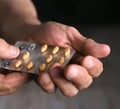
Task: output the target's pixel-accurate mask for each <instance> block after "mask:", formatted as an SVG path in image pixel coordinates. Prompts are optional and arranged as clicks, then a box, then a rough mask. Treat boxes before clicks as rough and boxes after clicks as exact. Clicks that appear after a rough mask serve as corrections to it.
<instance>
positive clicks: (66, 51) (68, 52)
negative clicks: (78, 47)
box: [65, 48, 71, 57]
mask: <svg viewBox="0 0 120 109" xmlns="http://www.w3.org/2000/svg"><path fill="white" fill-rule="evenodd" d="M70 52H71V51H70V48H66V49H65V57H67V56H69V55H70Z"/></svg>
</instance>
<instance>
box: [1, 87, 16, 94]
mask: <svg viewBox="0 0 120 109" xmlns="http://www.w3.org/2000/svg"><path fill="white" fill-rule="evenodd" d="M15 91H16V90H15V88H13V86H9V85H8V86H2V87H0V95H8V94H12V93H14V92H15Z"/></svg>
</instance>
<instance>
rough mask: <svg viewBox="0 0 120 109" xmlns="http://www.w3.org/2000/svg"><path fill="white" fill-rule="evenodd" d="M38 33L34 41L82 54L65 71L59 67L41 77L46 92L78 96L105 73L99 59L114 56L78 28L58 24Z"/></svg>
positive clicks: (41, 26) (75, 57)
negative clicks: (72, 49) (80, 91)
mask: <svg viewBox="0 0 120 109" xmlns="http://www.w3.org/2000/svg"><path fill="white" fill-rule="evenodd" d="M36 30H37V31H36V33H35V34H34V35H33V37H31V38H30V39H31V40H32V41H35V42H40V43H47V44H49V45H58V46H61V47H73V48H74V49H75V50H76V51H77V52H78V53H77V54H76V55H75V56H74V57H73V59H72V60H71V62H70V64H69V65H68V66H67V67H66V68H65V69H62V68H61V66H60V65H59V64H58V63H56V64H54V65H53V66H52V67H51V68H50V70H49V71H48V72H43V73H41V74H39V77H38V80H37V83H38V84H39V85H40V86H41V87H42V88H43V90H45V91H46V92H48V93H53V92H55V90H56V86H57V88H59V89H60V91H61V92H62V93H63V95H65V96H75V95H76V94H77V93H78V90H82V89H84V88H87V87H88V86H90V84H91V83H92V81H93V77H98V76H99V75H100V74H101V73H102V71H103V64H102V62H101V61H100V60H99V59H98V58H103V57H106V56H107V55H108V54H109V53H110V48H109V46H108V45H106V44H99V43H96V42H95V41H93V40H92V39H87V38H86V37H84V36H82V35H81V34H80V33H79V32H78V31H77V30H76V29H75V28H74V27H71V26H66V25H63V24H60V23H56V22H47V23H43V24H41V25H40V26H38V27H37V29H36ZM81 54H82V55H81Z"/></svg>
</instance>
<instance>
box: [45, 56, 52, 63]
mask: <svg viewBox="0 0 120 109" xmlns="http://www.w3.org/2000/svg"><path fill="white" fill-rule="evenodd" d="M52 59H53V56H52V55H49V56H48V57H47V58H46V63H49V62H51V61H52Z"/></svg>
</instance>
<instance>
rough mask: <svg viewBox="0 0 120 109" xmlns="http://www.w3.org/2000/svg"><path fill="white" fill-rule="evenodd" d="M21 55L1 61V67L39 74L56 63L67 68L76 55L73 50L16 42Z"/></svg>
mask: <svg viewBox="0 0 120 109" xmlns="http://www.w3.org/2000/svg"><path fill="white" fill-rule="evenodd" d="M15 46H17V47H19V49H20V54H19V56H18V57H17V58H15V59H0V67H1V68H4V69H8V70H12V71H19V72H27V73H32V74H39V73H41V72H44V71H46V72H47V71H48V70H49V68H50V66H51V65H53V64H54V63H60V64H61V66H62V67H65V66H66V65H67V64H68V62H69V61H70V59H71V58H72V56H73V55H74V53H75V50H74V49H73V48H62V47H59V46H50V45H47V44H40V43H29V42H22V41H18V42H16V44H15Z"/></svg>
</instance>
